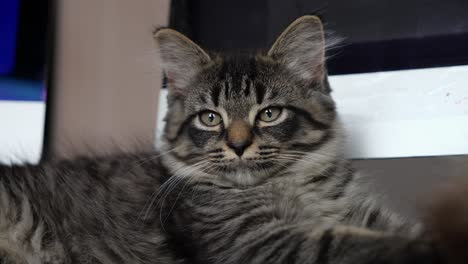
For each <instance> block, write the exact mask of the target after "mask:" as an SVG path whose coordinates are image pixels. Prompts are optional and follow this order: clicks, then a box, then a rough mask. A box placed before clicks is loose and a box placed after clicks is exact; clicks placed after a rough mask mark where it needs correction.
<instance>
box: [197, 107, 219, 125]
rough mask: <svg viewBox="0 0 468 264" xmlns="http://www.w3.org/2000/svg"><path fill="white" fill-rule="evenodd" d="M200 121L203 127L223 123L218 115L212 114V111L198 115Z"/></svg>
mask: <svg viewBox="0 0 468 264" xmlns="http://www.w3.org/2000/svg"><path fill="white" fill-rule="evenodd" d="M199 118H200V121H201V122H202V124H203V125H205V126H209V127H214V126H217V125H219V124H221V122H222V121H223V119H222V118H221V116H220V115H219V114H218V113H215V112H212V111H205V112H203V113H201V114H200V115H199Z"/></svg>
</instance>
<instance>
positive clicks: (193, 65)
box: [0, 16, 439, 264]
mask: <svg viewBox="0 0 468 264" xmlns="http://www.w3.org/2000/svg"><path fill="white" fill-rule="evenodd" d="M155 39H156V41H157V43H158V46H159V49H160V52H161V57H162V60H163V67H164V69H165V72H166V74H167V77H168V81H169V98H168V99H169V113H168V116H167V120H166V121H167V124H166V129H165V134H164V142H165V144H164V148H163V150H162V152H161V153H160V154H158V153H156V152H155V153H146V154H141V155H122V156H116V157H107V158H102V159H83V160H75V161H64V162H57V163H53V162H52V163H44V164H40V165H38V166H31V167H15V168H8V167H1V168H0V190H1V191H0V194H1V196H0V198H1V200H0V202H1V203H0V250H2V251H3V254H4V255H5V256H6V255H9V256H10V259H12V258H15V256H14V255H16V256H17V257H18V259H22V260H23V261H25V262H27V263H164V264H172V263H222V264H234V263H313V264H321V263H329V264H348V263H350V264H351V263H352V264H354V263H362V264H366V263H369V264H370V263H388V264H396V263H402V264H403V263H408V264H409V263H439V262H438V259H437V252H435V250H434V248H432V245H431V243H430V241H426V240H424V239H423V237H422V234H421V226H420V225H419V224H416V223H411V222H408V221H405V220H404V219H402V218H401V217H400V216H398V215H397V214H395V213H393V212H391V211H390V210H388V209H385V208H384V207H382V206H381V205H380V204H379V202H378V199H375V198H373V196H372V195H370V194H369V191H368V189H367V186H366V185H367V182H366V180H364V179H363V178H362V176H360V174H358V173H356V172H354V171H353V170H352V168H351V167H350V165H349V162H348V161H346V159H345V158H344V156H343V151H342V141H343V135H342V131H341V128H340V125H339V121H338V118H337V115H336V112H335V107H334V103H333V100H332V99H331V96H330V87H329V84H328V81H327V77H326V70H325V65H324V52H325V45H324V40H323V31H322V28H321V23H320V21H319V20H318V19H317V18H315V17H310V16H306V17H303V18H301V19H299V20H297V21H296V22H294V23H293V24H292V25H291V26H290V27H289V28H288V29H287V30H286V31H285V32H284V33H283V34H282V35H281V36H280V38H279V39H278V40H277V42H276V43H275V44H274V45H273V47H272V48H271V49H270V51H269V52H268V53H266V54H259V55H257V56H241V57H235V58H230V57H223V56H218V55H208V54H207V53H205V52H204V51H203V50H202V49H200V48H199V47H198V46H196V45H195V44H194V43H193V42H191V41H190V40H188V39H187V38H185V37H184V36H182V35H180V34H179V33H177V32H175V31H172V30H168V29H162V30H160V31H158V32H157V33H156V35H155Z"/></svg>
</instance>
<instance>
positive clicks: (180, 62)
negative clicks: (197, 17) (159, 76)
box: [154, 28, 210, 95]
mask: <svg viewBox="0 0 468 264" xmlns="http://www.w3.org/2000/svg"><path fill="white" fill-rule="evenodd" d="M154 40H155V42H156V46H157V48H158V51H159V54H160V57H161V62H162V65H161V66H162V68H163V70H164V73H165V75H166V77H167V80H168V84H169V89H170V93H172V94H181V95H183V94H184V90H185V88H186V87H187V85H188V83H189V81H190V80H191V79H192V78H193V77H194V76H195V75H196V74H197V73H198V72H199V71H200V69H201V67H202V66H203V65H205V64H207V63H208V62H209V61H210V56H209V55H208V54H207V53H206V52H205V51H204V50H203V49H202V48H200V46H198V45H197V44H195V43H194V42H193V41H191V40H190V39H189V38H187V37H186V36H184V35H182V34H181V33H179V32H177V31H175V30H172V29H168V28H163V29H159V30H157V31H156V32H155V33H154Z"/></svg>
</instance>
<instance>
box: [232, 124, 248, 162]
mask: <svg viewBox="0 0 468 264" xmlns="http://www.w3.org/2000/svg"><path fill="white" fill-rule="evenodd" d="M226 135H227V139H226V141H227V145H228V147H230V148H231V149H232V150H234V152H235V153H236V155H237V156H239V157H240V156H242V154H244V151H245V149H246V148H248V147H249V146H250V145H252V128H251V127H250V125H249V124H248V123H247V122H245V121H243V120H233V121H232V122H231V124H230V125H229V127H228V129H227V134H226Z"/></svg>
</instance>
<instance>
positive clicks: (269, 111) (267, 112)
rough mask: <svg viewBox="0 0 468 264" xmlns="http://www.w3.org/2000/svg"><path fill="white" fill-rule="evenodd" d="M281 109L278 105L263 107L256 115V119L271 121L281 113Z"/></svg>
mask: <svg viewBox="0 0 468 264" xmlns="http://www.w3.org/2000/svg"><path fill="white" fill-rule="evenodd" d="M281 112H282V109H281V108H279V107H269V108H265V109H263V110H262V111H261V112H260V114H259V115H258V119H260V120H261V121H263V122H273V121H275V120H276V119H278V117H279V116H280V115H281Z"/></svg>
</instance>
